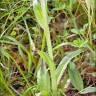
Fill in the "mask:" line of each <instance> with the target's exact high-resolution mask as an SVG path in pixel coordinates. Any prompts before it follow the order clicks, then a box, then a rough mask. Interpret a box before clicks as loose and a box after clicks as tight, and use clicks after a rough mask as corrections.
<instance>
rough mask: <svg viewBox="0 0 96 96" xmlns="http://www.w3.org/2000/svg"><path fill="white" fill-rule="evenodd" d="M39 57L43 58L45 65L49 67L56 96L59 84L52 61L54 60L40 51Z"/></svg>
mask: <svg viewBox="0 0 96 96" xmlns="http://www.w3.org/2000/svg"><path fill="white" fill-rule="evenodd" d="M39 55H40V56H41V58H43V60H44V61H45V63H46V64H47V65H48V67H49V70H50V74H51V86H52V91H53V94H54V96H56V92H57V82H56V70H55V64H54V62H53V61H52V59H51V58H50V57H49V56H48V55H47V54H46V53H45V52H42V51H40V52H39Z"/></svg>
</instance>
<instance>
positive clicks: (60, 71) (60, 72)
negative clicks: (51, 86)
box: [56, 50, 82, 84]
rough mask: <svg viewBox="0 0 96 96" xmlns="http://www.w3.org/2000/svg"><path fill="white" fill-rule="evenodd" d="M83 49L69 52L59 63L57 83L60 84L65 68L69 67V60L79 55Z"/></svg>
mask: <svg viewBox="0 0 96 96" xmlns="http://www.w3.org/2000/svg"><path fill="white" fill-rule="evenodd" d="M81 52H82V51H81V50H77V51H73V52H71V53H69V54H68V55H67V56H65V57H64V58H63V59H62V60H61V62H60V63H59V65H58V67H57V69H56V77H57V84H59V82H60V80H61V77H62V75H63V74H64V71H65V69H66V68H67V65H68V64H69V62H70V61H71V60H72V59H73V58H74V57H76V56H77V55H79V54H80V53H81Z"/></svg>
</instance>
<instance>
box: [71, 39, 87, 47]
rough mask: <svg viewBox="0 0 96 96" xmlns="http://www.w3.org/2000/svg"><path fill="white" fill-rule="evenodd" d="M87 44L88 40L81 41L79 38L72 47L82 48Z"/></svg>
mask: <svg viewBox="0 0 96 96" xmlns="http://www.w3.org/2000/svg"><path fill="white" fill-rule="evenodd" d="M87 42H88V40H83V39H82V40H81V39H79V38H78V39H76V40H74V41H73V42H72V44H71V45H72V46H74V47H79V48H82V47H86V45H87Z"/></svg>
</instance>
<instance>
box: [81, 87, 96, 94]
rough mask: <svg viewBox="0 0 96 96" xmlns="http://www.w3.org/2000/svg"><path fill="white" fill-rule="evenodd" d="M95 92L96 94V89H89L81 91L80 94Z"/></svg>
mask: <svg viewBox="0 0 96 96" xmlns="http://www.w3.org/2000/svg"><path fill="white" fill-rule="evenodd" d="M93 92H96V87H91V86H89V87H87V88H85V89H83V90H81V91H80V94H87V93H93Z"/></svg>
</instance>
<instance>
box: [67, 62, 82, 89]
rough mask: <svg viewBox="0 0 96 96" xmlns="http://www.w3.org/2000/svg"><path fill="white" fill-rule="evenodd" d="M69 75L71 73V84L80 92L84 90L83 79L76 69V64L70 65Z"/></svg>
mask: <svg viewBox="0 0 96 96" xmlns="http://www.w3.org/2000/svg"><path fill="white" fill-rule="evenodd" d="M68 73H69V78H70V79H71V83H72V84H73V86H74V87H75V88H76V89H77V90H78V91H81V90H82V89H83V88H84V85H83V80H82V78H81V75H80V73H79V71H78V70H77V69H76V66H75V64H74V63H70V64H69V65H68Z"/></svg>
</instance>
